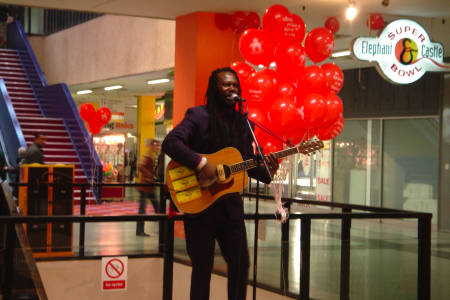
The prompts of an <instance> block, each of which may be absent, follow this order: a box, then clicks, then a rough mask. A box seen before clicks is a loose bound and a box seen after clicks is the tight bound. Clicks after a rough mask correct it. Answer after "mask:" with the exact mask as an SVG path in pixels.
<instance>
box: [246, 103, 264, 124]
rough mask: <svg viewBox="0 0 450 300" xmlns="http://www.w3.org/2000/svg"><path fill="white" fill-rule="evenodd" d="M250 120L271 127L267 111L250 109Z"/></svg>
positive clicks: (255, 108)
mask: <svg viewBox="0 0 450 300" xmlns="http://www.w3.org/2000/svg"><path fill="white" fill-rule="evenodd" d="M248 118H249V119H250V121H252V122H255V123H259V124H261V125H263V126H265V127H268V126H269V122H268V118H267V111H266V110H262V109H259V108H257V107H249V108H248Z"/></svg>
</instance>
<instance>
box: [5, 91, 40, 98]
mask: <svg viewBox="0 0 450 300" xmlns="http://www.w3.org/2000/svg"><path fill="white" fill-rule="evenodd" d="M8 94H9V95H10V96H19V97H20V96H22V97H23V96H25V97H26V98H28V97H33V98H34V94H33V91H32V90H31V89H30V90H29V91H21V90H19V91H18V90H11V91H8Z"/></svg>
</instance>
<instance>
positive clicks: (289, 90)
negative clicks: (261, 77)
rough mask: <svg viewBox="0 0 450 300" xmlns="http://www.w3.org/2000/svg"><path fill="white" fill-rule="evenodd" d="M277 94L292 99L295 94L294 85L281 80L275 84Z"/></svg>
mask: <svg viewBox="0 0 450 300" xmlns="http://www.w3.org/2000/svg"><path fill="white" fill-rule="evenodd" d="M277 94H278V95H279V96H284V97H288V98H291V99H293V98H294V96H295V87H294V85H293V84H291V83H289V82H286V81H283V82H279V83H278V84H277Z"/></svg>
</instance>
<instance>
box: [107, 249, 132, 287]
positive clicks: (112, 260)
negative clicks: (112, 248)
mask: <svg viewBox="0 0 450 300" xmlns="http://www.w3.org/2000/svg"><path fill="white" fill-rule="evenodd" d="M127 268H128V257H127V256H118V257H103V258H102V291H105V290H106V291H124V290H126V289H127Z"/></svg>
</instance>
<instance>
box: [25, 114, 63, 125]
mask: <svg viewBox="0 0 450 300" xmlns="http://www.w3.org/2000/svg"><path fill="white" fill-rule="evenodd" d="M17 118H18V119H20V121H21V122H22V120H26V121H27V122H32V123H34V122H36V123H39V124H42V123H43V122H52V123H56V122H62V119H59V118H47V117H43V116H40V117H32V116H26V115H23V116H22V115H19V116H18V117H17Z"/></svg>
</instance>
